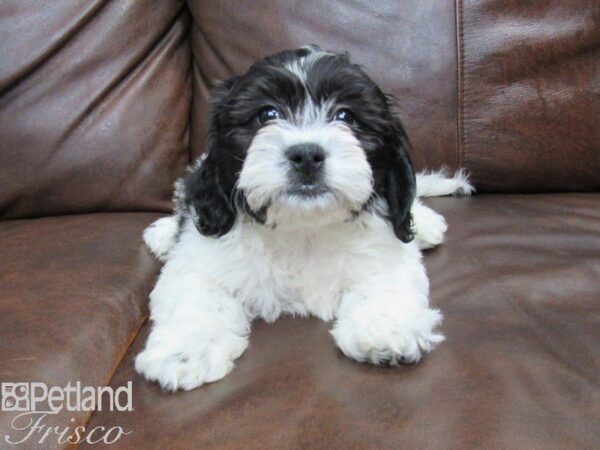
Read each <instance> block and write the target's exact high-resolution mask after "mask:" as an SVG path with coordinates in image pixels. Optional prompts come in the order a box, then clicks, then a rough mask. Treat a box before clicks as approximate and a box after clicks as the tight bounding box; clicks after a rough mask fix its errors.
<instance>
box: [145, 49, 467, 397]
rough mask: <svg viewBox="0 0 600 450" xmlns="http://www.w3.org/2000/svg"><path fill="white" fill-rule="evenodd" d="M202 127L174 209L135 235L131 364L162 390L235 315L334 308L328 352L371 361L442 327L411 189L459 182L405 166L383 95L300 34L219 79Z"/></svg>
mask: <svg viewBox="0 0 600 450" xmlns="http://www.w3.org/2000/svg"><path fill="white" fill-rule="evenodd" d="M208 140H209V142H208V149H207V152H206V153H205V155H204V157H203V158H201V159H200V160H199V161H198V163H197V164H196V166H195V167H194V168H193V172H192V173H191V174H190V175H189V176H188V177H187V178H186V179H185V180H183V181H180V182H178V184H177V185H176V192H175V214H174V215H173V216H171V217H168V218H164V219H160V220H158V221H156V222H155V223H154V224H152V225H151V226H150V227H149V228H148V229H147V230H146V232H145V233H144V238H145V241H146V243H147V245H148V246H149V247H150V249H151V250H152V251H153V252H154V254H155V255H157V256H158V257H159V258H160V259H161V260H163V261H164V262H165V265H164V267H163V269H162V273H161V275H160V278H159V279H158V282H157V284H156V286H155V287H154V290H153V291H152V293H151V295H150V299H151V301H150V308H151V316H152V320H153V321H154V324H153V328H152V332H151V334H150V337H149V339H148V343H147V345H146V348H145V350H144V351H143V352H142V353H141V354H140V355H138V357H137V359H136V369H137V370H138V372H140V373H141V374H142V375H144V376H145V377H146V378H148V379H149V380H155V381H157V382H158V383H160V385H161V386H163V387H164V388H165V389H169V390H175V389H192V388H195V387H197V386H200V385H201V384H203V383H208V382H211V381H215V380H218V379H220V378H222V377H224V376H225V375H227V373H229V372H230V371H231V369H232V368H233V366H234V361H235V360H236V359H237V358H238V357H239V356H240V355H241V354H242V353H243V352H244V350H245V349H246V347H247V346H248V335H249V333H250V324H251V321H252V320H253V319H254V318H262V319H264V320H266V321H269V322H272V321H274V320H276V319H277V318H278V317H279V316H280V315H281V314H292V315H300V316H306V315H309V314H312V315H314V316H317V317H319V318H320V319H322V320H325V321H330V320H335V323H334V325H333V329H332V331H331V333H332V335H333V337H334V339H335V342H336V344H337V345H338V347H339V348H340V349H341V351H342V352H343V353H344V354H346V355H348V356H349V357H351V358H354V359H355V360H357V361H361V362H371V363H373V364H381V363H387V364H391V365H397V364H399V363H401V362H417V361H419V359H420V358H421V356H422V355H423V353H425V352H428V351H430V350H431V349H432V348H433V347H434V346H435V345H436V344H438V343H439V342H441V341H442V340H443V336H442V335H441V334H439V333H438V332H437V331H436V327H437V326H438V325H439V324H440V321H441V319H442V316H441V314H440V312H439V311H437V310H435V309H432V308H430V307H429V304H428V295H429V282H428V278H427V275H426V273H425V268H424V266H423V263H422V261H421V251H420V249H421V248H426V247H431V246H434V245H436V244H438V243H440V242H441V241H442V238H443V235H444V232H445V230H446V223H445V221H444V219H443V217H441V216H440V215H439V214H437V213H435V212H434V211H432V210H431V209H429V208H427V207H425V206H424V205H423V204H421V203H420V202H419V201H418V200H416V199H415V197H416V196H417V194H420V195H421V196H426V195H444V194H452V193H468V192H470V190H471V187H470V185H469V184H468V182H467V180H466V178H465V177H464V175H463V174H462V173H459V174H457V175H456V176H455V177H454V178H445V177H444V176H443V175H441V174H431V175H424V176H418V177H415V174H414V171H413V167H412V164H411V160H410V156H409V142H408V139H407V136H406V133H405V132H404V130H403V128H402V126H401V124H400V121H399V120H398V118H397V117H396V115H395V114H394V111H393V105H392V101H391V99H390V97H388V96H386V95H384V94H383V93H382V91H381V90H380V89H379V87H378V86H377V85H376V84H375V83H374V82H373V81H372V80H371V79H370V78H369V77H368V76H367V75H366V74H365V73H364V72H363V70H362V69H361V68H360V67H359V66H357V65H355V64H353V63H351V62H350V60H349V58H348V56H347V55H346V54H339V53H332V52H328V51H323V50H321V49H320V48H318V47H316V46H306V47H302V48H300V49H297V50H293V51H285V52H282V53H278V54H275V55H273V56H270V57H268V58H266V59H264V60H262V61H259V62H258V63H256V64H255V65H253V66H252V67H251V68H250V70H249V71H248V72H247V73H246V74H245V75H242V76H239V77H234V78H231V79H230V80H227V81H225V82H223V83H222V84H220V85H219V86H218V87H217V88H216V89H215V91H214V93H213V100H212V112H211V117H210V131H209V136H208ZM415 237H416V239H413V238H415Z"/></svg>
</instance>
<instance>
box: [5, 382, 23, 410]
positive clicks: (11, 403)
mask: <svg viewBox="0 0 600 450" xmlns="http://www.w3.org/2000/svg"><path fill="white" fill-rule="evenodd" d="M1 406H2V408H1V409H2V411H29V383H2V404H1Z"/></svg>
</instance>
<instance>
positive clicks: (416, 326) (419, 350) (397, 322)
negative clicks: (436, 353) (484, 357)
mask: <svg viewBox="0 0 600 450" xmlns="http://www.w3.org/2000/svg"><path fill="white" fill-rule="evenodd" d="M441 320H442V315H441V314H440V312H439V311H438V310H435V309H427V308H422V309H421V310H420V311H419V313H418V314H417V315H415V316H411V317H410V318H409V317H408V316H402V317H401V316H395V315H394V314H391V315H390V314H378V315H377V316H374V317H360V316H354V317H345V318H341V319H339V320H338V321H337V322H336V324H335V326H334V328H333V330H332V331H331V333H332V334H333V336H334V338H335V341H336V343H337V345H338V347H339V348H340V350H341V351H342V352H343V353H344V354H345V355H346V356H348V357H350V358H352V359H354V360H356V361H358V362H368V363H371V364H375V365H381V364H389V365H392V366H396V365H399V364H405V363H417V362H419V361H420V360H421V358H422V357H423V354H424V353H428V352H430V351H431V350H433V349H434V348H435V347H436V346H437V344H439V343H440V342H442V341H443V340H444V336H442V335H441V334H437V333H435V332H434V329H435V327H437V325H438V324H439V323H440V322H441Z"/></svg>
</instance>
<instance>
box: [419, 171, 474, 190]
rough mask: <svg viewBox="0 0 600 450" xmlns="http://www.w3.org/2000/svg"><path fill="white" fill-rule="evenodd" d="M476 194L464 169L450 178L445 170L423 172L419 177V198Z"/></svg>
mask: <svg viewBox="0 0 600 450" xmlns="http://www.w3.org/2000/svg"><path fill="white" fill-rule="evenodd" d="M472 192H474V189H473V186H472V185H471V183H470V182H469V176H468V174H467V172H466V171H465V170H463V169H460V170H457V171H456V173H455V174H454V176H452V177H448V175H447V172H446V170H445V169H443V170H440V171H438V172H422V173H420V174H418V175H417V197H440V196H443V195H469V194H471V193H472Z"/></svg>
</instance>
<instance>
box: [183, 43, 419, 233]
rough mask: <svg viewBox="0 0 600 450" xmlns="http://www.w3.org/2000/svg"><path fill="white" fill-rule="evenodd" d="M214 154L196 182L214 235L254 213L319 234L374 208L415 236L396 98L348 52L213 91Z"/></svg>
mask: <svg viewBox="0 0 600 450" xmlns="http://www.w3.org/2000/svg"><path fill="white" fill-rule="evenodd" d="M210 120H211V123H210V131H209V146H208V150H207V153H206V156H205V158H204V159H203V161H202V163H201V164H200V165H199V166H198V168H197V169H196V171H195V172H194V173H193V174H192V175H191V176H190V177H189V178H188V179H187V180H186V183H185V197H186V202H187V204H188V205H189V206H190V209H192V208H193V210H192V213H193V217H194V220H195V221H196V226H197V228H198V229H199V231H200V232H201V233H203V234H205V235H212V236H221V235H223V234H225V233H227V232H228V231H229V230H230V229H231V227H232V226H233V224H234V222H235V218H236V215H238V214H248V215H249V216H251V217H253V218H254V219H255V220H257V221H259V222H261V223H264V224H266V225H268V226H280V227H291V226H303V227H309V226H319V225H321V224H326V223H333V222H336V221H345V220H348V219H350V218H352V217H353V216H355V215H357V213H359V212H361V211H363V210H365V209H369V208H373V209H374V210H376V211H377V212H378V213H381V214H383V215H384V216H385V217H387V218H388V219H389V220H390V222H391V223H392V225H393V228H394V232H395V234H396V236H397V237H398V238H399V239H401V240H402V241H404V242H408V241H410V240H411V238H412V232H411V216H410V207H411V204H412V202H413V199H414V195H415V176H414V172H413V168H412V164H411V161H410V157H409V153H408V152H409V143H408V139H407V136H406V134H405V132H404V130H403V128H402V126H401V124H400V122H399V120H398V118H397V117H396V116H395V114H394V112H393V108H392V104H391V100H390V98H389V97H388V96H386V95H385V94H383V93H382V91H381V90H380V89H379V87H378V86H377V85H376V84H375V83H374V82H373V81H372V80H371V79H370V78H369V77H368V76H367V75H366V74H365V73H364V72H363V70H362V69H361V68H360V67H359V66H357V65H355V64H352V63H351V62H350V60H349V58H348V55H347V54H338V53H331V52H327V51H323V50H321V49H319V48H318V47H316V46H306V47H302V48H300V49H297V50H292V51H285V52H282V53H278V54H275V55H273V56H270V57H268V58H265V59H264V60H262V61H259V62H258V63H256V64H255V65H253V66H252V67H251V68H250V70H249V71H248V72H247V73H246V74H245V75H243V76H239V77H234V78H231V79H229V80H227V81H225V82H223V83H222V84H220V85H219V86H218V87H217V88H216V89H215V90H214V92H213V99H212V114H211V119H210Z"/></svg>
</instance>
